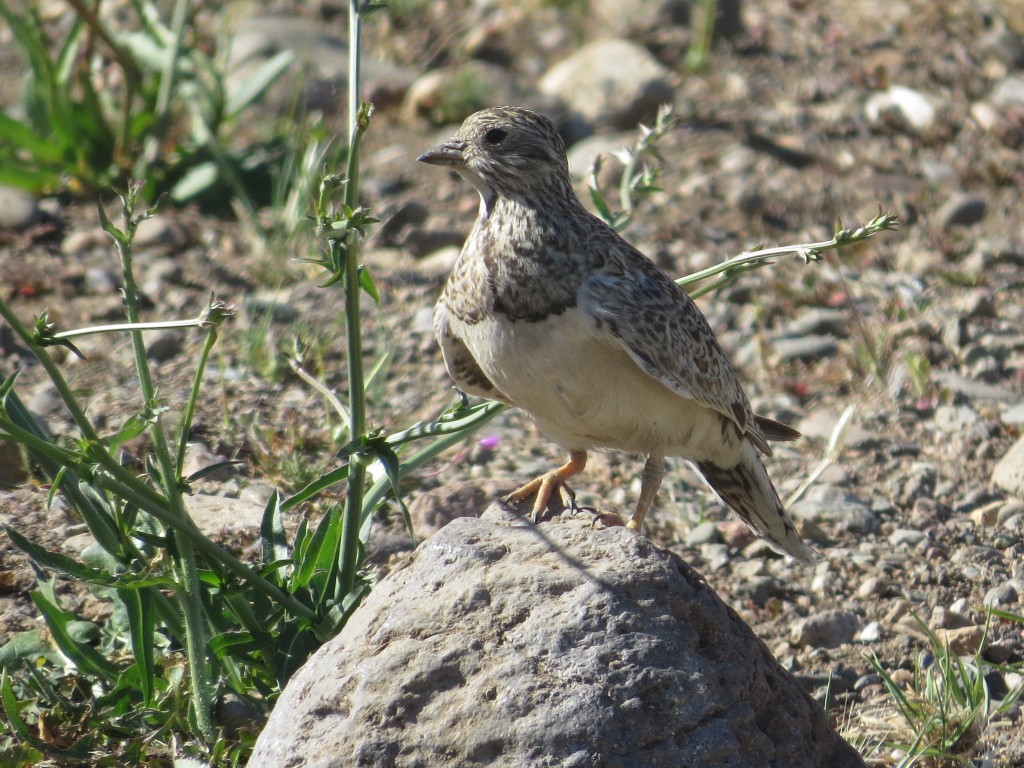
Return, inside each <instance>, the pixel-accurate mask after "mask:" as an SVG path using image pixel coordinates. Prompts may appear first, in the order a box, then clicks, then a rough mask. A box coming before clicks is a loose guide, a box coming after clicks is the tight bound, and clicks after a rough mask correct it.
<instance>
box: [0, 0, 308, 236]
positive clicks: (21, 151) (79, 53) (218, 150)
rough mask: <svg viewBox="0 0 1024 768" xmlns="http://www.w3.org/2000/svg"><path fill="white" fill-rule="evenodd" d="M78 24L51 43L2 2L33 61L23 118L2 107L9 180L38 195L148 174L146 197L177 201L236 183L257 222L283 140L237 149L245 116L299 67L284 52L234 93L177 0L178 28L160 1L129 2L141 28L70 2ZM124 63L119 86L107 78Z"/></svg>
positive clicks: (184, 0)
mask: <svg viewBox="0 0 1024 768" xmlns="http://www.w3.org/2000/svg"><path fill="white" fill-rule="evenodd" d="M67 1H68V4H69V5H70V6H71V7H72V9H73V11H74V17H73V23H72V24H71V25H70V27H69V28H68V31H67V33H66V35H65V36H64V37H63V39H61V40H59V41H58V42H57V44H56V45H52V44H51V43H50V41H49V40H48V38H47V34H46V31H45V30H44V27H43V24H42V22H41V21H40V19H39V16H38V12H37V11H36V9H35V7H34V6H32V5H31V4H30V5H29V7H28V8H27V9H26V10H25V11H23V12H17V11H15V10H14V9H13V8H12V7H11V6H10V5H9V4H6V3H5V4H2V5H0V18H3V19H4V21H6V22H7V24H8V25H9V26H10V28H11V30H12V32H13V34H14V40H15V43H16V44H17V46H18V48H19V50H20V51H21V53H22V57H23V59H24V61H25V63H26V65H27V69H28V72H27V77H26V81H25V88H24V91H23V107H24V113H25V118H24V120H17V119H15V118H12V117H9V116H6V115H0V181H2V182H3V183H6V184H12V185H16V186H20V187H24V188H26V189H29V190H32V191H35V192H52V191H54V190H56V189H57V188H59V187H61V186H62V185H64V184H65V183H67V184H69V185H70V186H71V187H72V189H75V190H79V191H81V190H99V189H104V188H107V187H109V186H110V185H112V184H117V185H123V184H125V183H126V182H127V180H128V178H129V176H132V177H134V178H137V179H145V180H146V191H147V194H149V195H152V196H156V195H158V194H160V193H161V192H163V191H167V192H169V193H170V194H171V196H172V197H173V198H174V199H175V200H177V201H188V200H193V199H196V198H198V197H200V196H202V195H204V194H208V193H209V192H210V191H211V190H212V189H213V188H214V186H215V185H217V184H221V185H226V187H227V188H229V189H230V190H231V192H232V193H233V195H234V196H235V199H236V201H237V203H238V205H239V206H240V207H241V209H242V210H243V212H244V214H245V215H246V217H247V218H248V219H249V220H250V221H253V222H255V221H256V217H255V211H254V208H255V205H254V202H253V199H252V195H251V193H250V192H249V186H247V184H246V183H245V179H246V178H247V177H252V176H256V177H261V176H262V175H263V173H264V171H263V170H262V169H263V168H264V167H265V165H266V164H267V163H271V162H273V161H275V160H276V155H277V154H279V152H278V150H277V149H276V148H275V146H274V145H273V143H271V144H258V143H257V144H251V145H247V146H245V147H242V148H240V149H232V148H230V135H231V132H232V128H233V126H234V125H235V124H236V123H237V119H238V117H239V116H240V115H241V114H242V112H244V111H245V110H246V109H247V108H249V107H250V106H252V105H253V104H254V103H255V102H256V101H257V100H258V99H259V98H260V97H261V96H262V94H263V93H264V92H265V91H266V90H267V88H269V87H270V85H272V84H273V83H274V82H275V81H276V80H277V79H278V78H279V77H280V76H281V75H282V74H283V73H284V72H285V71H286V70H287V68H288V67H289V66H290V65H291V63H292V58H293V57H292V56H291V54H290V53H288V52H283V53H281V54H279V55H278V56H276V57H274V58H272V59H270V60H269V61H267V62H266V63H265V64H264V65H262V66H261V67H260V68H259V69H258V70H257V71H256V72H254V73H253V74H252V75H251V77H249V78H248V79H247V80H246V84H245V87H244V88H242V89H241V90H239V91H237V92H235V93H234V94H232V95H229V94H228V90H227V88H226V77H225V73H224V72H223V71H222V69H220V68H219V67H218V65H217V64H216V63H215V62H214V61H212V60H211V59H210V58H209V57H207V56H206V55H205V54H204V53H203V52H202V50H201V48H200V47H199V46H198V45H197V44H195V43H190V40H191V39H192V38H193V37H194V36H193V35H191V34H190V30H189V28H188V25H187V22H188V19H189V18H190V15H191V7H190V3H189V2H188V0H176V2H175V3H174V7H173V12H172V17H171V20H170V23H169V24H165V23H164V22H163V21H162V20H161V16H160V12H159V9H158V8H157V6H156V4H155V3H150V2H145V1H144V0H138V1H137V2H133V3H131V4H129V6H128V8H129V10H130V11H131V12H133V13H134V18H132V19H131V21H130V22H129V24H130V25H131V26H132V27H134V29H131V28H128V27H125V28H114V27H112V26H110V25H109V24H108V23H107V22H106V21H105V19H104V17H102V16H101V15H100V14H98V13H97V12H96V10H95V9H94V8H92V7H90V6H88V5H87V4H86V3H84V2H82V0H67ZM111 68H116V69H117V70H118V72H119V74H120V81H121V82H120V84H119V85H117V86H114V85H111V84H110V83H109V82H107V80H108V77H109V76H108V75H107V74H106V73H107V72H108V71H109V70H110V69H111Z"/></svg>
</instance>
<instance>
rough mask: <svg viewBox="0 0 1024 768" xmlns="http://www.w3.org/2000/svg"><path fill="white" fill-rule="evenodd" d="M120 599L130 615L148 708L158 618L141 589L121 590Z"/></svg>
mask: <svg viewBox="0 0 1024 768" xmlns="http://www.w3.org/2000/svg"><path fill="white" fill-rule="evenodd" d="M117 595H118V597H120V598H121V603H122V605H124V609H125V613H127V614H128V628H129V630H130V632H131V638H132V652H133V653H134V655H135V664H136V665H137V666H138V670H139V683H140V686H141V688H142V699H143V702H144V703H145V705H146V706H147V707H149V706H152V705H153V692H154V685H153V680H154V677H155V674H156V673H155V666H154V663H153V652H154V648H155V646H156V643H155V642H154V638H153V633H154V631H155V629H156V617H155V615H154V611H153V600H152V599H151V597H150V596H149V595H148V594H145V593H143V592H142V590H139V589H119V590H117Z"/></svg>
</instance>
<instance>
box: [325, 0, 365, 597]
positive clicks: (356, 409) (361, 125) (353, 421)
mask: <svg viewBox="0 0 1024 768" xmlns="http://www.w3.org/2000/svg"><path fill="white" fill-rule="evenodd" d="M348 7H349V16H348V31H349V42H348V50H349V72H348V119H349V133H348V163H347V168H346V180H345V205H346V206H347V207H348V209H349V210H354V209H355V208H356V207H358V205H359V141H360V139H361V138H362V135H363V132H364V131H365V130H366V127H367V124H368V121H369V110H364V109H363V108H362V107H361V106H360V102H359V86H360V78H359V74H360V61H359V59H360V43H361V37H362V7H361V0H349V6H348ZM346 243H347V249H346V252H345V331H346V341H347V356H348V402H349V408H348V413H349V428H350V431H349V436H350V437H351V438H352V439H353V440H355V439H359V437H360V436H361V435H363V434H364V433H365V432H366V396H365V392H364V390H363V383H364V382H363V339H362V323H361V319H360V316H359V300H360V293H361V288H360V285H359V235H358V233H357V232H354V231H350V233H349V236H348V238H346ZM330 245H331V248H336V247H340V243H338V242H337V241H334V240H332V241H331V244H330ZM365 481H366V464H365V459H364V458H363V457H362V456H359V455H353V456H352V459H351V465H350V467H349V473H348V493H347V495H346V497H345V514H344V517H343V522H342V529H341V530H342V542H341V549H340V551H339V553H338V555H339V560H340V562H339V563H338V565H339V574H340V578H339V579H338V582H337V590H336V593H335V599H336V600H337V601H338V602H341V600H342V599H343V598H344V597H345V595H347V594H348V593H349V592H351V591H352V588H353V587H354V586H355V583H356V574H357V572H358V566H359V520H360V518H361V516H362V509H363V485H364V483H365Z"/></svg>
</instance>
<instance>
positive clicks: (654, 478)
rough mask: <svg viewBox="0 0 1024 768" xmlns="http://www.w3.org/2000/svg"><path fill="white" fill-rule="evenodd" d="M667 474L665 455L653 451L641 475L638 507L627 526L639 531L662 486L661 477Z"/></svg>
mask: <svg viewBox="0 0 1024 768" xmlns="http://www.w3.org/2000/svg"><path fill="white" fill-rule="evenodd" d="M664 476H665V457H664V456H662V455H661V454H660V453H652V454H651V455H650V457H649V458H648V459H647V463H646V464H644V472H643V474H642V475H641V476H640V498H639V499H637V500H636V509H635V510H634V511H633V516H632V517H631V518H629V522H628V523H626V527H627V528H630V529H632V530H634V531H639V530H640V526H641V525H642V524H643V522H644V518H645V517H647V510H649V509H650V508H651V505H652V504H653V503H654V497H655V496H657V495H658V489H659V488H661V479H662V478H663V477H664Z"/></svg>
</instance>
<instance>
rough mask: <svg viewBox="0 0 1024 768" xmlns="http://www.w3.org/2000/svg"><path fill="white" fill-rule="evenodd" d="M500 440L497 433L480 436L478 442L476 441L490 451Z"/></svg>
mask: <svg viewBox="0 0 1024 768" xmlns="http://www.w3.org/2000/svg"><path fill="white" fill-rule="evenodd" d="M500 442H501V438H500V437H499V436H498V435H488V436H487V437H482V438H480V442H479V443H477V445H479V446H480V447H481V448H483V449H484V450H485V451H492V450H494V449H495V448H496V447H497V446H498V443H500Z"/></svg>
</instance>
